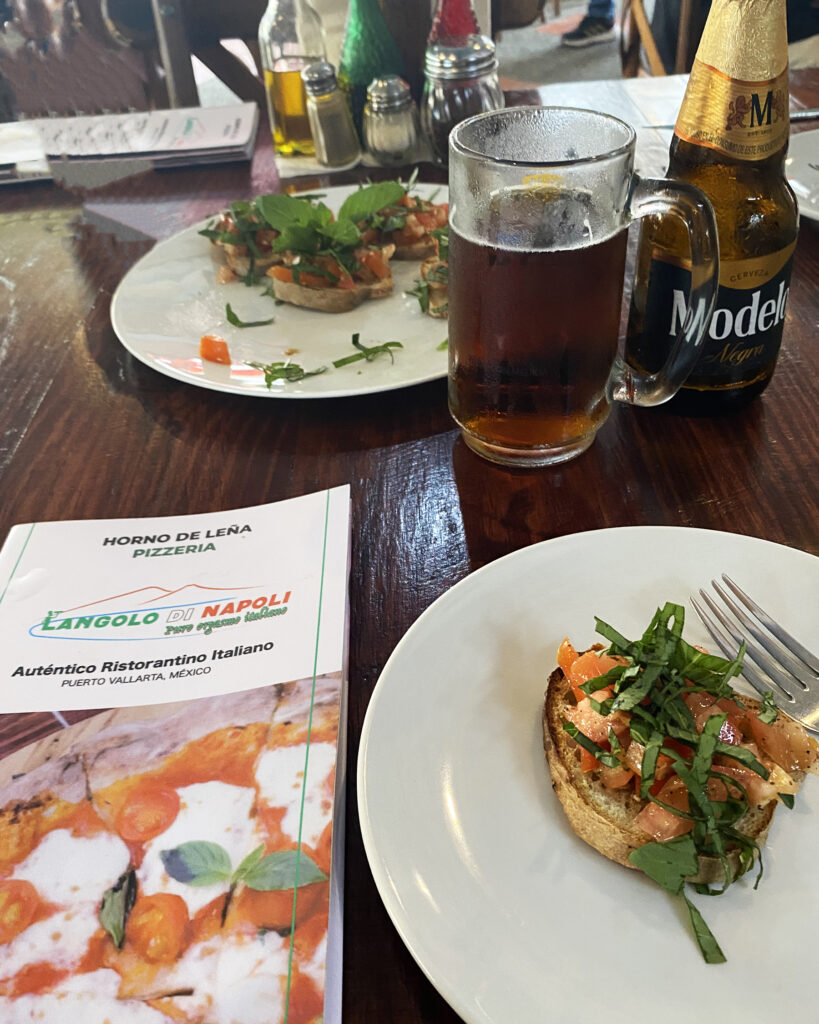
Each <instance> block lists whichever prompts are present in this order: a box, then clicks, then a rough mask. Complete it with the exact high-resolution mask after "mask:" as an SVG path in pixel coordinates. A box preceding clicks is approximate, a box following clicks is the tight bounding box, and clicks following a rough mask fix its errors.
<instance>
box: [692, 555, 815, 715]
mask: <svg viewBox="0 0 819 1024" xmlns="http://www.w3.org/2000/svg"><path fill="white" fill-rule="evenodd" d="M722 580H723V581H724V583H725V586H726V587H727V588H728V589H729V590H730V591H731V593H732V594H733V597H732V596H731V594H729V593H728V592H727V591H726V590H725V588H724V587H722V586H721V585H720V583H719V582H718V581H717V580H712V581H711V585H712V586H713V588H714V590H715V591H716V593H717V594H718V595H719V597H720V599H721V600H722V601H723V603H724V604H725V606H726V608H728V609H729V610H730V612H731V613H732V615H733V616H734V618H733V619H732V618H730V617H729V616H728V615H727V614H726V612H725V611H724V610H723V609H722V608H721V607H720V606H719V605H718V604H717V603H716V602H715V601H714V599H713V598H712V597H711V596H710V594H708V593H706V592H705V591H704V590H700V598H701V599H702V601H703V602H704V604H705V605H706V606H707V608H708V609H709V610H710V612H711V614H710V615H709V614H708V612H706V611H705V609H704V608H703V607H701V605H700V603H699V602H698V601H697V600H696V598H693V597H692V599H691V603H692V605H693V606H694V610H695V611H696V612H697V614H698V615H699V617H700V618H701V619H702V621H703V624H704V625H705V628H706V629H707V630H708V632H709V633H710V634H711V636H712V637H713V638H714V640H715V642H716V644H717V646H718V647H719V648H720V650H721V651H722V653H723V654H724V655H725V656H726V657H727V658H734V657H735V656H736V654H737V651H738V650H739V646H740V644H741V643H742V641H743V640H744V641H745V644H746V656H745V660H744V663H743V668H742V675H743V676H744V677H745V679H747V681H748V682H749V683H750V684H751V685H752V686H753V687H754V689H755V690H757V691H758V692H759V693H765V691H766V690H772V691H773V692H774V696H775V697H776V698H777V701H778V702H780V703H783V710H786V711H788V713H789V714H790V715H791V716H792V717H794V718H799V719H801V720H802V721H804V722H805V724H806V725H809V727H810V728H814V729H815V728H816V722H817V720H819V707H817V706H814V707H811V704H814V705H819V696H818V695H816V694H813V695H811V694H810V688H811V686H815V684H816V683H817V682H819V658H817V657H816V656H815V655H814V654H812V653H811V652H810V651H809V650H808V649H807V648H806V647H805V646H804V645H803V644H801V643H799V641H798V640H796V639H795V637H792V636H791V635H790V634H789V633H787V632H786V631H785V630H784V629H783V628H782V627H781V626H780V625H779V623H777V622H776V621H775V620H774V619H772V618H771V616H770V615H768V613H767V612H765V611H764V610H763V609H762V608H760V606H759V605H758V604H757V603H756V601H753V600H752V599H751V598H750V597H748V595H747V594H746V593H745V592H744V591H743V590H741V589H740V588H739V587H738V586H737V585H736V583H734V581H733V580H732V579H730V578H729V577H728V576H727V575H726V574H725V573H723V574H722ZM734 598H736V600H735V599H734ZM715 619H716V620H717V621H715ZM717 622H719V624H720V625H721V626H722V627H723V629H724V630H725V632H723V630H722V629H720V625H718V624H717ZM726 634H727V635H726ZM751 638H753V639H751ZM754 641H756V642H754ZM750 661H753V662H754V663H755V664H753V665H752V664H750ZM755 666H757V667H755ZM759 670H761V671H759Z"/></svg>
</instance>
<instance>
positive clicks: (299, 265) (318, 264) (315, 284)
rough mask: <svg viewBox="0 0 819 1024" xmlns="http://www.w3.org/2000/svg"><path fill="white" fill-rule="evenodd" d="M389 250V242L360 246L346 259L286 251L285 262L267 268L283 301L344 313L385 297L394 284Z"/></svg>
mask: <svg viewBox="0 0 819 1024" xmlns="http://www.w3.org/2000/svg"><path fill="white" fill-rule="evenodd" d="M391 250H392V247H391V246H383V247H381V248H372V247H360V248H358V249H354V250H353V251H352V254H351V259H349V260H347V261H341V260H339V259H338V258H336V257H334V256H328V255H313V256H310V257H307V256H304V255H294V254H293V253H288V254H287V259H286V262H285V263H282V264H279V265H277V266H274V267H271V268H270V270H269V271H268V276H269V277H270V278H271V279H272V281H273V294H274V296H275V297H276V298H277V299H279V300H281V301H282V302H289V303H291V304H292V305H294V306H302V307H304V308H306V309H316V310H320V311H321V312H324V313H344V312H347V311H348V310H351V309H355V308H356V306H360V305H361V303H362V302H366V301H368V300H370V299H383V298H386V297H387V296H388V295H392V292H393V288H394V281H393V276H392V271H391V270H390V266H389V260H390V256H391V255H392V251H391ZM345 264H346V265H345Z"/></svg>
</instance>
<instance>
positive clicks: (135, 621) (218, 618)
mask: <svg viewBox="0 0 819 1024" xmlns="http://www.w3.org/2000/svg"><path fill="white" fill-rule="evenodd" d="M291 598H292V591H290V590H276V591H272V590H270V589H267V588H263V587H260V586H254V587H231V588H228V587H207V586H202V585H200V584H198V583H190V584H186V585H185V586H183V587H178V588H176V589H175V590H168V589H167V588H165V587H159V586H154V587H142V588H140V589H138V590H132V591H128V592H127V593H124V594H115V595H113V596H110V597H106V598H102V599H101V600H99V601H90V602H86V603H85V604H82V605H78V606H76V607H74V608H68V609H61V610H49V611H48V612H47V613H46V615H45V616H44V617H43V619H42V620H41V621H40V622H37V623H36V624H35V625H33V626H32V627H31V628H30V629H29V633H30V635H31V636H35V637H41V638H43V639H47V640H68V639H70V640H91V641H98V640H107V641H111V640H119V641H129V640H157V639H170V638H174V637H184V636H202V635H204V636H210V635H211V634H212V633H213V632H214V631H217V630H224V629H229V628H230V627H231V626H236V625H239V624H240V623H249V622H262V621H265V620H267V619H270V618H272V617H274V616H279V615H284V614H285V613H286V612H287V609H288V606H289V602H290V601H291Z"/></svg>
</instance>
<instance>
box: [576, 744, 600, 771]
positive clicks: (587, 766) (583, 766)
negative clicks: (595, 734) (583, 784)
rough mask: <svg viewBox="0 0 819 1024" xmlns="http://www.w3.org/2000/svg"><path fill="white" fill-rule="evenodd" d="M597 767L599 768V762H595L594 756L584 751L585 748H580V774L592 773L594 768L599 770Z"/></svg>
mask: <svg viewBox="0 0 819 1024" xmlns="http://www.w3.org/2000/svg"><path fill="white" fill-rule="evenodd" d="M599 767H600V762H599V761H598V760H597V758H596V757H595V756H594V754H592V753H591V751H589V750H586V748H585V747H581V748H580V770H581V771H582V772H593V771H594V770H595V768H599Z"/></svg>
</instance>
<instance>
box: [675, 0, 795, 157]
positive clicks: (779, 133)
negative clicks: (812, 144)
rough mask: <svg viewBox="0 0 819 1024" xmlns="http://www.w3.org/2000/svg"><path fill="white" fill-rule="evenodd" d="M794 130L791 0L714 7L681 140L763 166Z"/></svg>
mask: <svg viewBox="0 0 819 1024" xmlns="http://www.w3.org/2000/svg"><path fill="white" fill-rule="evenodd" d="M789 130H790V124H789V116H788V43H787V25H786V20H785V0H714V2H713V3H712V6H711V12H710V14H709V15H708V21H707V23H706V26H705V30H704V31H703V34H702V39H701V40H700V45H699V49H698V50H697V56H696V59H695V60H694V66H693V67H692V69H691V75H690V77H689V81H688V88H687V89H686V92H685V97H684V98H683V102H682V106H681V108H680V113H679V115H678V117H677V124H676V128H675V133H676V135H677V136H678V137H679V138H680V139H682V140H684V141H685V142H690V143H692V144H693V145H700V146H705V147H707V148H709V149H714V150H717V151H718V152H720V153H723V154H725V155H727V156H729V157H732V158H734V159H739V160H764V159H765V158H766V157H769V156H771V155H772V154H773V153H775V152H777V150H779V149H780V148H782V147H783V146H784V145H785V143H786V141H787V139H788V134H789Z"/></svg>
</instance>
